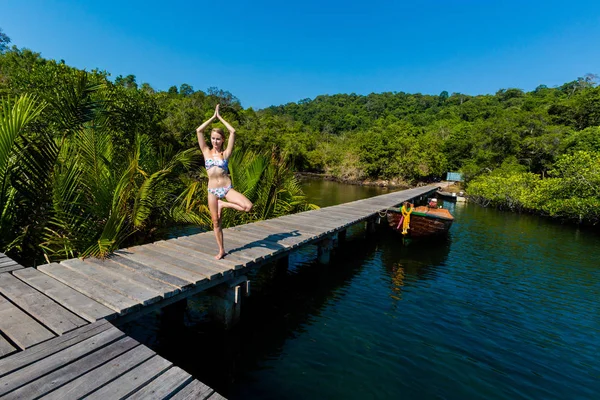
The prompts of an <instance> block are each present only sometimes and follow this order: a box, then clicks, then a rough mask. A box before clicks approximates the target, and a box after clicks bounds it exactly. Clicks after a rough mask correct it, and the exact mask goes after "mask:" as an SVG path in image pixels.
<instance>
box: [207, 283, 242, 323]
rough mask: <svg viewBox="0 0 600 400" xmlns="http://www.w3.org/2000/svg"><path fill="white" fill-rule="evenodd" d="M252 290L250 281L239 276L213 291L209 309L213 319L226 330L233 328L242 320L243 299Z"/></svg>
mask: <svg viewBox="0 0 600 400" xmlns="http://www.w3.org/2000/svg"><path fill="white" fill-rule="evenodd" d="M249 290H250V281H248V278H246V277H245V276H239V277H237V278H235V279H234V280H232V281H229V282H225V283H223V284H221V285H219V286H216V287H215V288H213V289H211V291H210V292H211V293H210V294H211V295H212V296H213V299H212V301H211V304H210V307H209V311H208V312H209V314H210V315H211V317H212V318H213V319H214V320H215V321H217V322H218V323H220V324H221V325H222V326H223V328H224V329H225V330H229V329H231V328H233V327H234V326H235V325H236V324H237V323H238V322H239V320H240V315H241V310H242V298H243V297H245V296H247V295H248V293H249Z"/></svg>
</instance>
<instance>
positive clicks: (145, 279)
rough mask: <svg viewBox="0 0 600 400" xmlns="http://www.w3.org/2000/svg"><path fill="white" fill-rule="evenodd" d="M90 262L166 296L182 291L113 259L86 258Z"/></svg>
mask: <svg viewBox="0 0 600 400" xmlns="http://www.w3.org/2000/svg"><path fill="white" fill-rule="evenodd" d="M86 261H87V262H88V263H93V264H96V265H97V266H99V267H100V268H104V269H106V270H107V271H110V272H111V273H113V274H115V276H118V277H119V278H121V279H125V280H126V281H128V282H131V283H137V284H139V285H142V286H144V287H146V288H148V289H150V290H152V291H154V292H156V293H160V294H161V295H162V296H163V297H164V298H169V297H172V296H174V295H176V294H177V293H179V292H181V289H180V288H179V287H177V286H173V285H170V284H168V283H166V282H163V281H161V280H157V279H154V278H152V277H149V276H147V275H145V274H140V273H139V272H135V271H134V270H131V269H129V268H127V267H125V266H124V265H122V264H119V263H116V262H114V261H111V260H99V259H97V258H94V259H90V258H88V259H87V260H86Z"/></svg>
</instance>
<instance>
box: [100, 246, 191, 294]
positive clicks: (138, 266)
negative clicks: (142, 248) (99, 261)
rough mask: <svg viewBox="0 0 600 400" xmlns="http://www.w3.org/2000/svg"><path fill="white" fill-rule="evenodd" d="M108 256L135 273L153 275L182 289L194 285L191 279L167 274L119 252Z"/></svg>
mask: <svg viewBox="0 0 600 400" xmlns="http://www.w3.org/2000/svg"><path fill="white" fill-rule="evenodd" d="M108 258H109V260H111V261H113V262H116V263H118V264H120V265H123V266H125V267H127V268H129V269H131V270H132V271H133V272H134V273H135V274H144V275H146V276H149V277H151V278H152V279H156V280H158V281H161V282H164V283H166V284H169V285H171V286H175V287H178V288H180V289H181V290H182V291H183V290H187V289H189V288H190V287H192V286H193V283H192V282H190V281H187V280H185V279H181V278H178V277H176V276H175V275H170V274H167V273H165V272H163V271H160V270H158V269H154V268H151V267H148V266H147V265H144V264H142V263H139V262H136V261H133V260H131V259H129V258H125V257H122V256H120V255H118V254H114V253H113V254H111V255H110V256H109V257H108Z"/></svg>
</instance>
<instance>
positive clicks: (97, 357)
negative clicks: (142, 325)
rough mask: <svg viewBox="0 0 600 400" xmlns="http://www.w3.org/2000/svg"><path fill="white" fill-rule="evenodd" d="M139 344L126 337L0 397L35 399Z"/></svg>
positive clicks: (7, 399) (13, 399) (7, 398)
mask: <svg viewBox="0 0 600 400" xmlns="http://www.w3.org/2000/svg"><path fill="white" fill-rule="evenodd" d="M138 345H139V343H138V342H137V341H136V340H135V339H132V338H130V337H128V336H125V337H124V338H122V339H119V340H118V341H116V342H114V343H111V344H109V345H108V346H106V347H104V348H102V349H100V350H97V351H95V352H93V353H91V354H88V355H87V356H85V357H83V358H80V359H79V360H77V361H75V362H72V363H71V364H68V365H66V366H64V367H63V368H60V369H58V370H55V371H53V372H51V373H49V374H47V375H44V376H42V377H40V378H39V379H36V380H34V381H32V382H29V383H28V384H26V385H25V386H21V387H20V388H19V389H17V390H15V391H13V392H10V393H8V394H6V395H4V396H3V397H2V399H3V400H16V399H36V398H38V397H40V396H43V395H44V394H46V393H48V392H50V391H52V390H54V389H56V388H58V387H61V386H62V385H64V384H66V383H68V382H70V381H72V380H74V379H76V378H77V377H79V376H81V375H83V374H85V373H86V372H88V371H90V370H92V369H94V368H96V367H98V366H100V365H102V364H104V363H105V362H108V361H110V360H112V359H113V358H115V357H117V356H119V355H121V354H123V353H125V352H127V351H129V350H131V349H132V348H134V347H136V346H138Z"/></svg>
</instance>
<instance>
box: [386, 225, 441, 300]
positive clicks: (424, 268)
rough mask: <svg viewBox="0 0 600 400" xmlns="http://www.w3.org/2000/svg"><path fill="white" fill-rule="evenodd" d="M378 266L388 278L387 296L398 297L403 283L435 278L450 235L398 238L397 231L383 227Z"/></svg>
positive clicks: (400, 294)
mask: <svg viewBox="0 0 600 400" xmlns="http://www.w3.org/2000/svg"><path fill="white" fill-rule="evenodd" d="M379 241H380V247H381V254H382V257H381V260H382V266H383V267H384V268H385V269H386V273H387V275H388V276H389V277H390V280H391V283H392V285H391V287H390V290H391V293H390V297H391V298H392V299H393V300H396V301H399V300H402V292H403V290H404V287H405V286H407V285H411V284H413V283H414V282H417V281H420V280H428V279H435V278H436V276H437V269H438V268H440V267H443V265H444V264H445V261H446V259H447V257H448V253H449V252H450V247H451V244H452V239H451V236H450V235H449V236H447V237H441V238H434V239H429V240H428V239H425V240H417V241H411V242H408V241H406V242H402V237H401V235H399V234H398V232H395V231H391V230H386V231H385V232H383V233H382V234H381V236H380V238H379Z"/></svg>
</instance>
